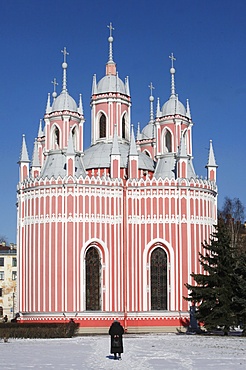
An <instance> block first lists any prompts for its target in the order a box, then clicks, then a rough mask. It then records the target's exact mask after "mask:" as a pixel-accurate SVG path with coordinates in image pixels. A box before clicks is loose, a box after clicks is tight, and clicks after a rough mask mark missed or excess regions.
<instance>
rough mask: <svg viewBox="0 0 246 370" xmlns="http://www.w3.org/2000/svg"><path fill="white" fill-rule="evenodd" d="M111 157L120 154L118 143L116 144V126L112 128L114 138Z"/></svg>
mask: <svg viewBox="0 0 246 370" xmlns="http://www.w3.org/2000/svg"><path fill="white" fill-rule="evenodd" d="M111 154H112V155H118V154H120V149H119V143H118V137H117V126H116V125H115V126H114V138H113V146H112V152H111Z"/></svg>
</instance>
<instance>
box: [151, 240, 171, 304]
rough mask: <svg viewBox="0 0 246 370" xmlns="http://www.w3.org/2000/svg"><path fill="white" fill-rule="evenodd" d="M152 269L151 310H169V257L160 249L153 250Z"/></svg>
mask: <svg viewBox="0 0 246 370" xmlns="http://www.w3.org/2000/svg"><path fill="white" fill-rule="evenodd" d="M150 269H151V275H150V279H151V310H167V255H166V252H165V251H164V250H163V249H162V248H160V247H158V248H156V249H154V250H153V252H152V254H151V261H150Z"/></svg>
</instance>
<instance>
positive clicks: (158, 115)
mask: <svg viewBox="0 0 246 370" xmlns="http://www.w3.org/2000/svg"><path fill="white" fill-rule="evenodd" d="M156 117H161V107H160V98H157V106H156Z"/></svg>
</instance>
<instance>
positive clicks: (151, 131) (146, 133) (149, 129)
mask: <svg viewBox="0 0 246 370" xmlns="http://www.w3.org/2000/svg"><path fill="white" fill-rule="evenodd" d="M155 137H156V129H155V124H154V123H153V122H149V123H148V124H147V125H146V126H145V127H144V128H143V130H142V139H143V140H144V139H146V140H148V139H154V138H155Z"/></svg>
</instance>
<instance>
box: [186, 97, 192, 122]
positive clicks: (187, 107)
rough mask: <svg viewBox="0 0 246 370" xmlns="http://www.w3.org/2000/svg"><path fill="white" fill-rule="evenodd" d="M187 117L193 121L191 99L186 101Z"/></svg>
mask: <svg viewBox="0 0 246 370" xmlns="http://www.w3.org/2000/svg"><path fill="white" fill-rule="evenodd" d="M186 116H187V117H188V118H190V119H191V113H190V104H189V99H187V101H186Z"/></svg>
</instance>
